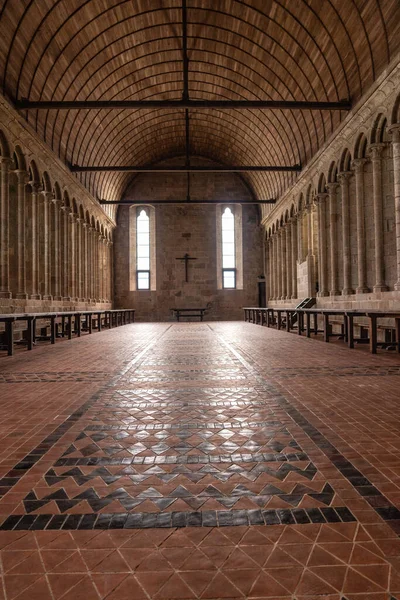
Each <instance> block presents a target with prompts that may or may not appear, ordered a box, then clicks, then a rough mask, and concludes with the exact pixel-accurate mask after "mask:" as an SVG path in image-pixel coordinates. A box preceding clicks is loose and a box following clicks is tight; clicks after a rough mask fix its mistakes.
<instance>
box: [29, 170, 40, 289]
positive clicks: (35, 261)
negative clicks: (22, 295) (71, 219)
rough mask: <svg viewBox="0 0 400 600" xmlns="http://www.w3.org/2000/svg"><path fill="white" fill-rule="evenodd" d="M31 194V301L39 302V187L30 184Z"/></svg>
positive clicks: (32, 183) (33, 183)
mask: <svg viewBox="0 0 400 600" xmlns="http://www.w3.org/2000/svg"><path fill="white" fill-rule="evenodd" d="M30 186H31V188H32V193H31V214H30V217H31V218H30V226H31V235H32V237H31V248H30V254H31V295H30V297H31V299H32V300H40V294H39V287H38V286H39V193H40V190H41V188H40V185H39V184H37V183H35V182H32V181H31V182H30Z"/></svg>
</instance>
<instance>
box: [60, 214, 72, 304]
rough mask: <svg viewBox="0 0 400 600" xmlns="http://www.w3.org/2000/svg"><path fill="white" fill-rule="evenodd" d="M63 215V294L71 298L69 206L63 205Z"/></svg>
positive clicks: (66, 297) (65, 298)
mask: <svg viewBox="0 0 400 600" xmlns="http://www.w3.org/2000/svg"><path fill="white" fill-rule="evenodd" d="M61 210H62V217H63V240H62V249H63V252H62V262H61V278H62V295H63V300H67V301H70V300H71V291H70V281H69V246H70V238H69V215H70V213H71V212H72V211H71V209H70V208H69V207H68V206H62V207H61Z"/></svg>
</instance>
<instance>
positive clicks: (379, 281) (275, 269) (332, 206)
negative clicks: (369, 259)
mask: <svg viewBox="0 0 400 600" xmlns="http://www.w3.org/2000/svg"><path fill="white" fill-rule="evenodd" d="M390 133H391V134H392V151H393V171H394V204H395V222H396V255H397V281H396V282H395V285H394V289H395V290H400V124H396V125H394V126H392V127H391V128H390ZM385 147H387V144H383V143H382V144H373V145H371V146H370V147H369V151H368V152H369V158H370V160H371V164H372V199H373V222H374V240H373V244H374V285H373V290H372V291H373V292H374V293H378V292H383V291H386V290H387V289H388V286H387V282H385V276H384V273H385V271H384V227H383V225H384V221H383V210H384V193H383V178H382V153H383V150H384V148H385ZM367 162H368V159H366V158H358V159H355V160H353V161H352V165H351V166H352V169H353V170H352V171H345V172H341V173H339V174H338V178H337V179H338V181H337V182H335V183H328V184H327V186H326V192H324V193H320V194H318V195H317V197H316V198H315V204H316V207H317V224H318V249H317V256H316V259H317V260H316V264H317V267H318V282H319V292H318V295H319V296H329V295H330V296H337V295H339V294H342V295H350V294H354V293H355V292H357V293H359V294H362V293H366V292H369V291H370V289H369V287H368V285H367V265H366V233H365V208H364V207H365V185H364V168H365V164H366V163H367ZM352 176H354V177H355V213H356V232H355V233H356V238H357V286H356V289H353V287H352V276H351V275H352V273H351V233H352V232H351V230H350V193H349V188H350V177H352ZM339 189H340V198H341V207H340V210H341V230H340V231H339V230H338V213H337V210H338V201H337V197H338V191H339ZM305 212H306V213H307V215H308V218H307V232H306V233H304V232H302V233H300V234H299V235H303V236H305V237H306V239H307V254H308V255H311V256H313V255H314V250H315V249H314V237H313V233H312V207H310V206H308V207H307V208H306V209H305ZM300 216H301V219H302V218H303V214H301V215H300ZM327 222H328V225H329V226H328V227H327V226H326V224H327ZM295 223H296V220H295V218H294V219H292V221H291V223H289V224H285V225H284V226H283V227H281V228H280V229H279V230H278V231H277V232H276V233H275V234H274V235H273V236H272V237H270V238H269V240H267V244H266V251H267V266H268V273H269V294H268V295H269V298H270V299H274V300H278V299H290V298H297V291H295V285H296V280H297V257H298V249H297V246H295V247H293V249H292V251H291V253H290V257H289V258H288V257H287V252H288V248H289V246H290V241H289V242H288V240H290V239H291V238H293V232H294V231H295V232H296V235H297V227H295V226H294V224H295ZM338 244H341V260H342V265H339V264H338V254H337V245H338ZM292 246H293V245H292ZM304 258H305V257H301V259H304ZM293 263H294V264H293ZM340 266H341V271H342V274H343V282H342V284H343V285H342V289H341V290H339V283H338V274H339V270H340ZM328 275H329V277H328Z"/></svg>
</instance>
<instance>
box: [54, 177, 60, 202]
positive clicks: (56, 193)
mask: <svg viewBox="0 0 400 600" xmlns="http://www.w3.org/2000/svg"><path fill="white" fill-rule="evenodd" d="M53 194H54V198H55V199H56V200H61V196H62V194H61V188H60V184H59V183H58V181H56V182H55V183H54V188H53Z"/></svg>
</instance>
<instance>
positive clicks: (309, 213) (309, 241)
mask: <svg viewBox="0 0 400 600" xmlns="http://www.w3.org/2000/svg"><path fill="white" fill-rule="evenodd" d="M306 211H307V246H308V256H314V235H313V206H312V205H311V204H310V205H308V206H307V208H306Z"/></svg>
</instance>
